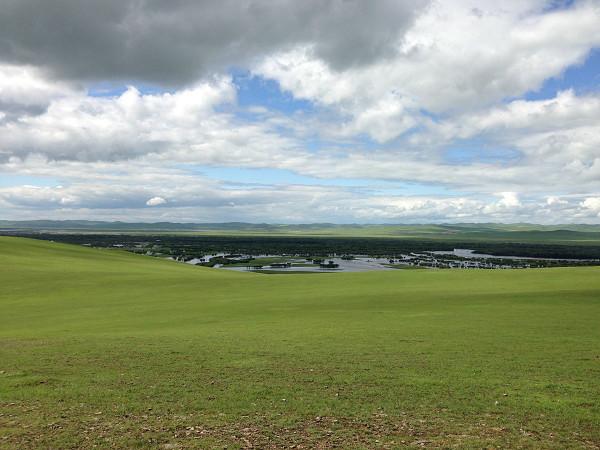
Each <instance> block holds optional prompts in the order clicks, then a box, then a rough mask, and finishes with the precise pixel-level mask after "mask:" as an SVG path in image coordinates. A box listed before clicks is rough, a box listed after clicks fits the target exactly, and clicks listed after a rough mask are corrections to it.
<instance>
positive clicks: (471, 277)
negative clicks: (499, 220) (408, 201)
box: [0, 237, 600, 449]
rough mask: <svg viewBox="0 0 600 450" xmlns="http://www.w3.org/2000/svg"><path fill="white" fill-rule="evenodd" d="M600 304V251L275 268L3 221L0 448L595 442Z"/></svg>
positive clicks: (559, 445)
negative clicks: (242, 268) (510, 265)
mask: <svg viewBox="0 0 600 450" xmlns="http://www.w3.org/2000/svg"><path fill="white" fill-rule="evenodd" d="M599 323H600V269H598V268H588V267H586V268H567V269H541V270H515V271H512V270H504V271H444V270H414V271H402V270H397V271H383V272H369V273H332V274H312V275H311V274H307V275H304V276H297V275H294V274H290V275H279V276H265V275H262V274H254V273H238V272H234V271H226V270H215V269H209V268H202V267H193V266H189V265H186V264H179V263H174V262H168V261H164V260H159V259H155V258H149V257H144V256H138V255H133V254H129V253H125V252H121V251H115V250H97V249H89V248H84V247H75V246H69V245H62V244H57V243H50V242H42V241H33V240H25V239H18V238H4V237H2V238H0V448H10V449H12V448H91V447H93V446H94V445H96V446H97V447H98V448H161V446H162V447H163V448H177V446H180V447H181V448H215V447H217V448H222V447H223V446H224V445H228V448H238V447H248V446H250V445H254V446H255V447H257V448H269V447H272V448H275V447H282V446H286V445H287V446H291V445H303V446H304V448H312V447H316V446H321V447H330V446H334V445H337V446H341V447H343V448H401V447H404V446H411V447H419V446H425V447H430V448H431V447H446V448H447V447H460V448H482V447H501V448H517V447H521V448H556V449H564V448H596V447H597V446H598V445H600V383H599V382H598V380H600V326H599ZM165 445H166V447H165Z"/></svg>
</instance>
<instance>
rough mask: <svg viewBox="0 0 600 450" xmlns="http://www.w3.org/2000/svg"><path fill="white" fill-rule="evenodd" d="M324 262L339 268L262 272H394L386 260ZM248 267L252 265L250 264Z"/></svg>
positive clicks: (274, 269)
mask: <svg viewBox="0 0 600 450" xmlns="http://www.w3.org/2000/svg"><path fill="white" fill-rule="evenodd" d="M293 260H294V258H290V261H293ZM325 261H333V262H334V263H335V264H338V265H339V267H338V268H336V269H322V268H321V267H319V266H318V265H315V266H305V267H303V266H300V267H293V266H292V267H289V268H285V269H284V268H271V267H269V266H264V267H263V270H268V271H273V272H283V273H285V272H372V271H375V270H394V269H393V268H391V267H386V266H384V265H383V264H389V259H387V258H355V259H351V260H345V259H341V258H335V257H334V258H326V259H325ZM297 262H298V263H304V262H305V260H303V259H298V260H297ZM249 265H252V263H250V264H249ZM219 268H220V269H225V270H236V271H238V272H248V271H249V270H248V269H246V267H231V266H221V267H219Z"/></svg>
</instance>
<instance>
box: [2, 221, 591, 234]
mask: <svg viewBox="0 0 600 450" xmlns="http://www.w3.org/2000/svg"><path fill="white" fill-rule="evenodd" d="M0 230H32V231H78V230H80V231H125V232H127V231H157V232H158V231H162V232H165V231H167V232H168V231H182V232H185V231H187V232H193V231H197V232H207V231H217V232H228V233H230V232H236V231H239V232H261V233H269V232H271V233H277V234H279V233H283V234H287V233H292V234H293V233H303V232H308V233H311V232H317V233H321V232H324V233H326V234H328V233H335V234H337V233H341V234H352V232H353V231H354V232H358V233H359V234H361V235H362V234H364V233H365V232H367V233H368V232H374V233H376V234H380V233H381V234H390V235H393V234H396V233H402V234H404V233H407V234H412V233H416V234H439V233H443V234H452V233H494V232H495V233H498V232H500V233H502V232H554V233H564V232H588V233H596V232H600V224H596V225H594V224H561V225H537V224H528V223H517V224H498V223H456V224H417V225H409V224H332V223H311V224H292V225H290V224H268V223H246V222H225V223H176V222H154V223H146V222H120V221H116V222H104V221H92V220H22V221H21V220H19V221H14V220H0Z"/></svg>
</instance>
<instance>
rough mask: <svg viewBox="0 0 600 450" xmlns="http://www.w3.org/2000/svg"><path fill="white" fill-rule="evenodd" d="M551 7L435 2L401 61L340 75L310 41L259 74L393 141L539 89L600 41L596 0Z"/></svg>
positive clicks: (270, 61) (408, 39)
mask: <svg viewBox="0 0 600 450" xmlns="http://www.w3.org/2000/svg"><path fill="white" fill-rule="evenodd" d="M544 6H545V3H544V2H540V1H535V0H534V1H522V2H502V3H498V2H491V1H484V2H481V1H476V2H475V1H455V2H434V3H432V5H431V6H430V7H429V9H428V10H427V12H426V13H425V14H423V15H421V16H420V17H418V18H417V20H416V22H415V24H414V26H413V27H412V28H411V29H409V30H408V32H407V34H406V35H405V36H404V38H403V39H402V40H401V41H398V43H397V45H398V48H399V51H400V54H399V56H398V57H396V58H390V59H383V60H380V61H378V62H376V63H374V64H371V65H368V66H361V67H356V68H349V69H347V70H345V71H342V72H339V71H335V70H334V69H332V68H331V67H330V66H328V65H327V63H326V62H324V61H323V60H321V59H319V58H318V56H317V55H316V54H315V53H314V51H312V49H311V48H310V47H304V48H296V49H293V50H291V51H286V52H282V53H279V54H276V55H273V56H270V57H268V58H266V59H265V60H263V61H262V62H261V63H260V64H258V65H257V66H256V68H255V71H256V73H258V74H261V75H263V76H265V77H267V78H273V79H275V80H277V81H278V82H279V83H280V84H281V86H282V87H283V88H284V89H286V90H288V91H290V92H292V93H293V94H294V95H295V96H296V97H298V98H304V99H309V100H312V101H314V102H316V103H318V104H321V105H324V106H327V107H332V108H335V109H336V110H337V111H339V112H340V114H342V116H346V117H348V119H349V121H350V123H349V125H348V127H350V129H351V130H352V131H354V132H364V133H369V134H370V135H371V136H372V137H373V138H375V139H376V140H378V141H382V142H384V141H388V140H390V139H392V138H394V137H396V136H399V135H401V134H402V133H404V132H405V131H406V130H407V129H409V128H411V127H413V126H415V125H416V124H418V123H427V122H428V118H427V117H426V116H423V115H422V114H421V111H422V110H427V111H429V112H431V113H435V114H448V113H453V112H456V111H469V110H473V109H478V108H481V107H484V106H489V105H492V104H493V103H494V102H497V101H500V100H502V99H504V98H507V97H514V96H518V95H521V94H523V93H525V92H527V91H529V90H535V89H537V88H539V87H540V86H541V84H542V83H543V82H544V80H546V79H548V78H550V77H555V76H558V75H560V74H561V73H562V72H563V71H564V70H565V69H566V68H567V67H569V66H571V65H573V64H577V63H581V62H582V61H583V60H584V58H585V56H586V55H587V54H588V52H589V51H590V49H591V48H593V47H594V46H597V45H600V27H598V23H600V7H599V6H598V4H597V3H595V2H584V3H581V5H579V6H577V7H575V8H572V9H568V10H558V11H555V12H551V13H546V14H540V10H541V9H542V8H543V7H544ZM574 24H577V25H576V26H574ZM370 117H375V118H377V119H378V121H379V124H378V126H372V125H373V121H371V120H369V118H370Z"/></svg>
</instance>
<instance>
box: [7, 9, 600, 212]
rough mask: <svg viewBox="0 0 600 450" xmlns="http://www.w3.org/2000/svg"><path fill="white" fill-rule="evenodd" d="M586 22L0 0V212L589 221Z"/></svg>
mask: <svg viewBox="0 0 600 450" xmlns="http://www.w3.org/2000/svg"><path fill="white" fill-rule="evenodd" d="M33 17H35V20H34V21H32V20H31V19H32V18H33ZM599 24H600V2H598V1H594V0H590V1H585V0H584V1H579V2H574V3H572V4H571V3H567V4H565V5H562V6H561V5H560V4H557V3H556V2H547V1H543V0H525V1H508V2H502V4H501V5H500V4H498V2H492V1H487V0H479V1H469V0H455V1H453V2H440V1H430V2H422V3H420V4H419V5H418V7H415V6H414V5H413V4H411V3H410V2H404V1H391V0H390V1H387V0H386V1H381V2H377V3H376V4H372V3H370V2H363V1H359V0H347V1H342V0H339V1H337V0H336V1H332V2H328V3H323V2H317V1H314V2H313V1H307V2H293V1H280V2H267V1H262V0H255V1H244V2H238V1H233V0H231V1H229V0H226V1H221V2H212V1H204V2H192V1H184V0H181V1H179V0H178V1H176V2H169V6H168V7H166V6H165V5H164V4H163V3H162V2H158V1H153V0H131V1H118V2H117V1H112V0H109V1H106V2H93V1H89V2H88V1H84V2H81V1H77V2H76V1H72V0H59V1H57V2H51V4H50V3H48V2H41V1H37V0H18V1H17V0H0V213H2V215H4V216H6V217H14V218H18V217H23V218H25V217H27V218H29V217H36V216H37V217H85V218H104V219H108V218H111V217H114V218H119V219H120V220H123V219H131V220H137V219H140V220H164V219H165V218H168V220H173V221H178V220H181V221H183V220H185V221H204V220H209V221H219V220H248V221H269V222H311V221H338V222H427V221H436V222H447V221H503V222H510V221H536V222H548V223H550V222H551V223H558V222H577V221H583V222H586V221H591V222H598V221H600V216H599V214H600V206H599V205H600V203H599V200H598V199H600V89H598V87H599V86H600V84H599V83H600V80H599V79H598V78H597V75H596V78H594V73H596V74H597V73H598V71H597V70H595V69H594V66H589V64H593V58H592V56H593V55H594V51H595V49H597V48H598V47H600V26H599ZM590 61H592V62H591V63H590ZM577 68H581V70H582V74H583V75H581V77H580V78H583V79H584V81H585V82H586V83H587V84H586V86H587V88H586V89H580V88H579V86H578V85H577V83H576V80H575V79H573V80H572V79H571V78H570V77H569V76H568V72H567V71H568V70H569V69H577ZM596 69H598V68H597V67H596ZM240 71H242V72H243V73H246V74H247V76H248V77H250V78H251V79H252V80H254V82H255V85H254V87H253V89H254V91H253V92H251V94H253V97H252V100H251V101H249V100H248V99H247V98H246V97H243V96H242V93H241V89H242V88H241V87H240V84H239V83H240V82H239V79H238V76H237V73H239V72H240ZM549 80H554V81H555V84H556V83H558V86H559V87H558V88H557V89H555V90H553V91H547V90H546V91H544V89H543V88H544V86H546V83H548V82H549ZM557 80H558V81H557ZM261 83H262V84H265V83H275V85H276V86H277V88H276V89H275V90H274V91H272V92H271V91H269V93H267V91H266V90H261V87H260V86H261ZM542 91H543V93H542ZM268 96H273V97H274V98H268ZM284 99H287V100H285V101H286V102H287V103H285V102H284ZM277 102H280V103H281V104H283V105H284V106H279V107H274V106H273V105H274V104H276V103H277ZM285 105H288V106H285ZM219 171H221V172H219ZM236 171H237V172H236ZM250 173H251V174H254V175H253V178H252V179H251V180H248V179H246V178H248V176H249V175H248V174H250ZM244 177H246V178H244Z"/></svg>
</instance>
